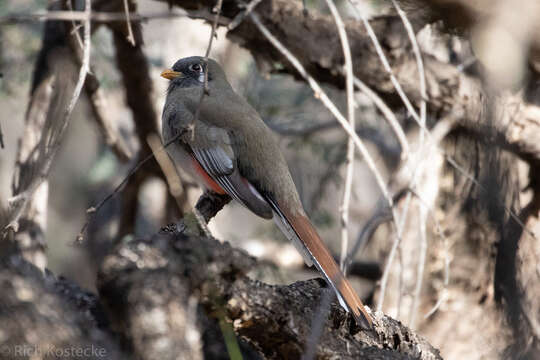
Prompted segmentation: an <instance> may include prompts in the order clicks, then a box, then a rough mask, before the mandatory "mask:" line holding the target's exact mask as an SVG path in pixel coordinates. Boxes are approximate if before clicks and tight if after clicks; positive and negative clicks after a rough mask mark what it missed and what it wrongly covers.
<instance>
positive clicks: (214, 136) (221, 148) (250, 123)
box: [161, 56, 371, 327]
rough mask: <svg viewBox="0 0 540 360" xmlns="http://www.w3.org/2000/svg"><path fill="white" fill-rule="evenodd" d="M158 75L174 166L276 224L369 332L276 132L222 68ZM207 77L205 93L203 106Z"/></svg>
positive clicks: (204, 64) (196, 61) (185, 68)
mask: <svg viewBox="0 0 540 360" xmlns="http://www.w3.org/2000/svg"><path fill="white" fill-rule="evenodd" d="M205 72H207V74H205ZM161 76H162V77H164V78H166V79H169V80H170V83H169V87H168V90H167V100H166V102H165V107H164V109H163V116H162V120H163V125H162V126H163V127H162V131H163V141H165V143H167V142H170V140H171V139H173V138H175V137H178V141H175V142H174V143H172V144H170V145H169V146H168V147H167V152H168V153H169V155H170V157H171V158H172V160H173V162H174V164H175V166H178V167H181V168H182V169H184V170H185V171H187V172H188V173H189V174H190V175H192V176H193V177H194V178H195V179H196V180H197V181H198V182H199V183H200V184H202V185H203V186H204V187H205V188H207V189H209V190H212V191H214V192H216V193H219V194H228V195H230V196H231V197H232V198H233V199H235V200H236V201H238V202H239V203H240V204H242V205H244V206H245V207H246V208H248V209H249V210H251V211H252V212H254V213H255V214H256V215H258V216H260V217H263V218H265V219H274V221H275V223H276V224H277V225H278V226H279V228H280V229H281V231H282V232H283V233H284V234H285V236H286V237H287V238H288V239H289V240H291V241H292V242H293V244H294V245H295V247H296V248H297V249H298V251H299V252H300V253H301V254H302V256H303V258H304V260H305V262H306V263H307V264H308V265H309V266H311V265H315V266H316V267H317V269H318V270H319V271H320V272H321V273H322V274H323V275H324V277H325V278H326V280H327V281H328V282H329V283H330V285H331V286H332V287H333V288H334V290H335V291H336V294H337V298H338V300H339V302H340V304H341V306H343V307H344V308H345V309H346V310H347V311H350V312H351V313H352V314H353V315H354V318H355V319H356V322H357V323H358V324H359V325H362V326H364V327H370V326H371V318H370V316H369V315H368V313H367V312H366V310H365V309H364V306H363V305H362V302H361V301H360V299H359V298H358V296H357V295H356V293H355V291H354V290H353V288H352V287H351V285H350V283H349V282H348V281H347V279H346V278H345V277H344V275H343V273H342V272H341V271H340V269H339V267H338V266H337V264H336V262H335V261H334V259H333V258H332V255H331V254H330V252H329V251H328V249H327V247H326V246H325V245H324V243H323V242H322V240H321V238H320V237H319V235H318V234H317V231H316V230H315V228H314V227H313V225H312V224H311V222H310V221H309V219H308V218H307V216H306V214H305V212H304V209H303V207H302V203H301V202H300V198H299V196H298V192H297V191H296V187H295V185H294V182H293V180H292V178H291V174H290V172H289V168H288V167H287V163H286V162H285V159H284V157H283V155H282V153H281V151H280V149H279V145H278V144H277V142H276V140H275V139H274V135H273V133H272V132H271V130H270V129H269V128H268V127H267V126H266V125H265V123H264V122H263V121H262V119H261V117H260V116H259V114H258V113H257V112H256V111H255V110H254V109H253V108H252V107H251V106H250V105H249V104H248V103H247V101H246V100H244V99H243V98H242V97H240V96H239V95H238V94H236V92H235V91H234V90H233V89H232V87H231V85H230V84H229V82H228V81H227V78H226V76H225V73H224V72H223V70H222V69H221V67H220V66H219V64H218V63H217V62H215V61H214V60H211V59H208V60H207V61H205V59H204V58H202V57H198V56H194V57H188V58H184V59H181V60H178V61H177V62H176V63H175V64H174V66H173V67H172V69H168V70H165V71H163V72H162V74H161ZM205 76H206V77H207V86H208V87H207V89H208V93H207V94H205V95H204V98H203V100H202V102H201V92H202V91H204V90H203V89H204V83H205ZM199 105H200V108H199ZM198 108H199V110H198V114H197V115H198V116H197V117H196V113H197V109H198ZM188 129H189V131H187V130H188ZM178 134H182V135H180V136H179V135H178Z"/></svg>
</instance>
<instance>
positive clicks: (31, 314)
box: [0, 254, 126, 359]
mask: <svg viewBox="0 0 540 360" xmlns="http://www.w3.org/2000/svg"><path fill="white" fill-rule="evenodd" d="M3 255H5V254H3ZM0 288H1V289H2V296H1V297H0V321H1V322H2V329H1V330H0V334H1V335H2V336H1V337H0V358H2V359H30V358H32V359H34V358H36V359H38V358H39V359H59V358H85V359H120V358H126V357H125V355H124V354H123V353H122V351H121V350H120V348H119V346H118V345H117V342H116V340H115V338H114V336H113V334H112V333H110V332H109V331H107V330H106V326H107V319H106V317H105V316H104V312H103V310H102V308H101V306H100V305H99V302H98V299H97V297H96V296H95V295H92V294H90V293H88V292H86V291H83V290H82V289H80V288H79V287H78V286H77V285H75V284H73V283H70V282H69V281H67V280H65V279H56V278H55V277H54V276H53V275H52V274H50V273H45V274H44V273H43V272H42V271H41V270H39V269H38V268H36V267H35V266H34V265H33V264H31V263H29V262H27V261H26V260H24V259H23V258H22V257H21V256H20V255H11V256H2V258H1V259H0Z"/></svg>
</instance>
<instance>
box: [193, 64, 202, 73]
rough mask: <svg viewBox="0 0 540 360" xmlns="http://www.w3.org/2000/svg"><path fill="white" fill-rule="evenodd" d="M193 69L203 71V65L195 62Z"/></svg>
mask: <svg viewBox="0 0 540 360" xmlns="http://www.w3.org/2000/svg"><path fill="white" fill-rule="evenodd" d="M191 70H193V71H197V72H201V71H202V67H201V65H199V64H193V65H191Z"/></svg>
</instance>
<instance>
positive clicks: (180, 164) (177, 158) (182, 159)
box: [167, 146, 225, 195]
mask: <svg viewBox="0 0 540 360" xmlns="http://www.w3.org/2000/svg"><path fill="white" fill-rule="evenodd" d="M167 152H168V153H169V156H170V157H171V159H172V160H173V162H174V165H175V167H176V169H177V170H178V171H179V172H180V176H181V177H183V178H186V177H187V178H189V179H190V180H193V181H195V182H197V183H198V184H199V185H201V186H203V187H205V188H206V189H209V190H212V191H214V192H216V193H218V194H222V195H223V194H225V191H224V190H223V189H222V188H221V186H219V185H218V184H217V183H216V182H215V181H214V180H212V178H211V177H210V175H208V173H207V172H206V171H204V169H203V168H202V167H201V165H200V164H199V162H198V161H197V160H195V158H193V156H191V154H189V153H188V152H187V151H185V150H184V149H183V148H182V147H180V146H174V147H172V146H170V147H168V148H167Z"/></svg>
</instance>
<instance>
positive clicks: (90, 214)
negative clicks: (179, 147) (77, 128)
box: [75, 131, 185, 244]
mask: <svg viewBox="0 0 540 360" xmlns="http://www.w3.org/2000/svg"><path fill="white" fill-rule="evenodd" d="M184 134H185V131H180V132H179V133H178V134H176V136H174V137H173V138H172V139H170V140H169V141H167V142H166V143H165V144H164V145H163V146H162V147H161V148H159V149H156V150H155V151H154V152H152V153H150V154H148V155H147V156H146V157H145V158H144V159H142V160H141V161H139V162H138V163H137V164H136V165H135V166H134V167H133V168H132V169H131V170H130V171H129V172H128V174H127V175H126V176H125V177H124V179H122V181H121V182H120V183H119V184H118V185H116V187H115V188H114V190H113V191H111V192H110V193H109V194H108V195H107V196H105V197H104V198H103V199H102V200H101V201H100V202H99V203H97V204H96V205H94V206H91V207H89V208H88V209H86V214H87V219H86V222H85V223H84V224H83V226H82V228H81V231H79V234H78V235H77V238H76V240H75V241H76V243H77V244H81V243H82V241H83V240H84V233H85V232H86V229H87V228H88V225H89V224H90V222H91V221H92V219H93V217H94V216H95V215H96V214H97V213H98V212H99V211H100V210H101V208H102V207H103V205H105V204H106V203H107V202H108V201H109V200H110V199H112V198H113V197H114V196H116V195H117V194H118V193H119V192H120V190H122V188H123V187H124V185H125V184H126V183H127V181H128V180H129V179H130V178H131V177H132V176H133V175H134V174H135V173H136V172H137V171H139V169H140V168H141V167H142V166H143V165H144V164H146V163H147V162H148V161H150V160H151V159H152V158H153V157H154V154H155V153H157V152H158V151H163V150H165V149H166V148H167V147H168V146H169V145H171V144H172V143H173V142H175V141H177V140H178V139H180V137H181V136H182V135H184Z"/></svg>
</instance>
